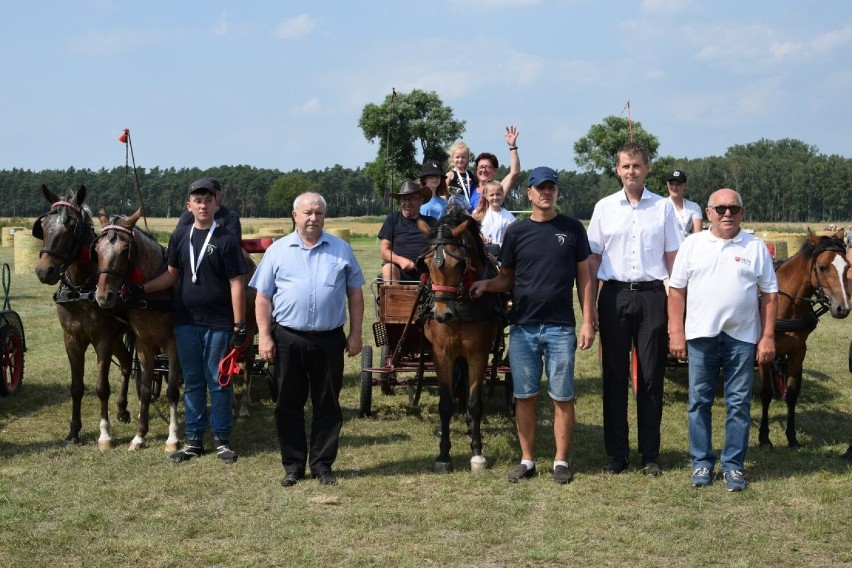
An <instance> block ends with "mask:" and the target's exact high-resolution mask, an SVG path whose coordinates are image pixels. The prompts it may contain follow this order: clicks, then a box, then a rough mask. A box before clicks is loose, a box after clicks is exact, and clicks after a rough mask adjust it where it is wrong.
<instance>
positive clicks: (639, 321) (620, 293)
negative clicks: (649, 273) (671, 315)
mask: <svg viewBox="0 0 852 568" xmlns="http://www.w3.org/2000/svg"><path fill="white" fill-rule="evenodd" d="M666 303H667V296H666V291H665V288H664V287H663V285H662V283H660V284H659V285H658V286H653V287H650V288H644V289H641V290H630V289H629V288H628V287H626V286H623V285H621V284H620V283H610V282H605V283H604V285H603V287H602V288H601V291H600V295H599V300H598V318H599V321H600V334H601V349H602V352H603V353H602V355H603V356H602V358H601V370H602V374H603V422H604V446H605V448H606V453H607V454H608V455H610V456H612V457H625V458H626V457H628V456H629V455H630V442H629V437H628V434H629V432H628V425H627V400H628V391H629V390H630V387H629V386H628V385H630V383H631V374H632V373H631V369H630V351H631V349H632V348H633V347H634V346H635V347H636V352H637V356H638V359H639V369H638V371H639V372H638V377H639V380H638V388H637V393H636V416H637V422H638V430H639V453H640V454H642V461H643V463H644V462H648V461H655V460H656V459H657V456H659V454H660V423H661V422H662V418H663V375H664V373H665V363H666V351H667V350H668V336H667V326H668V316H667V312H666Z"/></svg>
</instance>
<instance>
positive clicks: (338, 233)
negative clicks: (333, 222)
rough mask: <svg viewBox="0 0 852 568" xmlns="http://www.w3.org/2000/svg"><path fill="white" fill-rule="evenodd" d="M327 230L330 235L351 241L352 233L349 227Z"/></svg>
mask: <svg viewBox="0 0 852 568" xmlns="http://www.w3.org/2000/svg"><path fill="white" fill-rule="evenodd" d="M326 232H327V233H328V234H329V235H334V236H335V237H339V238H341V239H343V240H344V241H346V242H347V243H349V242H351V241H350V239H351V237H352V235H351V234H350V232H349V229H327V230H326Z"/></svg>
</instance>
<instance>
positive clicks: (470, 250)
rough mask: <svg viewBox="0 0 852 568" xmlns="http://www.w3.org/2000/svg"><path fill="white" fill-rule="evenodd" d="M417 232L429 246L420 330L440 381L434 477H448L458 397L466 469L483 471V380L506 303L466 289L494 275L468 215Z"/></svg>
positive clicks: (455, 213)
mask: <svg viewBox="0 0 852 568" xmlns="http://www.w3.org/2000/svg"><path fill="white" fill-rule="evenodd" d="M418 227H419V228H420V230H421V231H423V232H424V233H425V234H426V235H427V247H426V250H425V251H424V252H423V254H422V255H421V256H420V258H418V260H417V264H418V266H420V267H421V269H422V270H423V271H424V272H427V271H428V280H427V282H426V284H425V286H426V288H427V290H428V292H429V293H430V294H429V295H428V296H427V298H428V308H425V309H423V310H421V317H422V318H424V319H423V330H424V332H425V334H426V338H427V339H429V341H430V342H431V343H432V360H433V364H434V367H435V374H436V375H437V377H438V384H439V391H440V401H439V403H438V412H439V414H440V417H441V441H440V444H439V450H440V451H439V454H438V457H437V458H436V459H435V466H434V469H435V472H436V473H442V472H450V471H452V470H453V462H452V458H451V457H450V446H451V444H450V419H451V418H452V414H453V409H454V406H455V400H454V398H455V396H454V395H456V394H459V395H461V396H460V397H459V398H460V399H461V401H462V402H465V401H466V406H467V425H468V434H469V436H470V449H471V450H472V452H473V456H472V457H471V458H470V469H471V471H472V472H473V473H480V472H481V471H482V470H483V469H484V468H485V463H486V462H485V458H484V457H483V456H482V435H481V431H480V423H481V421H482V414H483V406H484V404H483V392H482V391H483V379H484V377H485V372H486V368H487V366H488V356H489V353H491V351H492V350H493V349H494V347H495V346H496V345H498V344H499V339H500V334H502V332H503V328H504V327H505V325H506V319H505V302H504V300H503V297H502V296H501V295H498V294H486V295H484V296H483V297H482V298H479V299H475V300H474V299H472V298H471V297H470V294H469V290H470V284H471V283H472V282H473V281H474V280H482V279H484V278H490V277H493V276H495V275H496V273H497V267H496V266H495V265H494V264H493V263H491V261H490V259H489V257H488V255H487V253H486V252H485V246H484V244H483V242H482V237H481V236H480V233H479V224H478V223H477V222H476V220H475V219H473V218H472V217H470V216H469V215H468V214H467V212H466V211H464V210H462V209H457V208H451V209H450V210H449V211H448V212H447V213H446V214H445V215H444V216H443V217H441V219H440V220H439V221H438V224H437V225H436V226H435V227H434V228H433V229H430V228H429V226H428V225H427V224H426V223H425V222H424V221H422V220H420V221H419V222H418Z"/></svg>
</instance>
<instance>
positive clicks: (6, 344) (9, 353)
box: [0, 327, 24, 396]
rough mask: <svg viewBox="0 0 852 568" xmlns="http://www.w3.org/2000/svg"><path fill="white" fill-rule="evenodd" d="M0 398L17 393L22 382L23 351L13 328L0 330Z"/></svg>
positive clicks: (19, 338)
mask: <svg viewBox="0 0 852 568" xmlns="http://www.w3.org/2000/svg"><path fill="white" fill-rule="evenodd" d="M0 349H2V351H0V359H2V360H0V370H2V373H3V376H2V377H0V396H9V395H10V394H14V393H16V392H18V390H19V389H20V388H21V383H23V382H24V349H23V343H22V342H21V336H20V335H18V331H17V330H16V329H15V328H13V327H7V328H5V329H2V330H0Z"/></svg>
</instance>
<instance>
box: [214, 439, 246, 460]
mask: <svg viewBox="0 0 852 568" xmlns="http://www.w3.org/2000/svg"><path fill="white" fill-rule="evenodd" d="M216 455H218V456H219V459H220V460H222V463H229V464H230V463H234V462H235V461H237V458H238V457H240V456H239V455H237V452H235V451H234V450H232V449H231V448H230V446H228V443H227V442H224V443H220V444H219V445H218V446H216Z"/></svg>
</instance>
